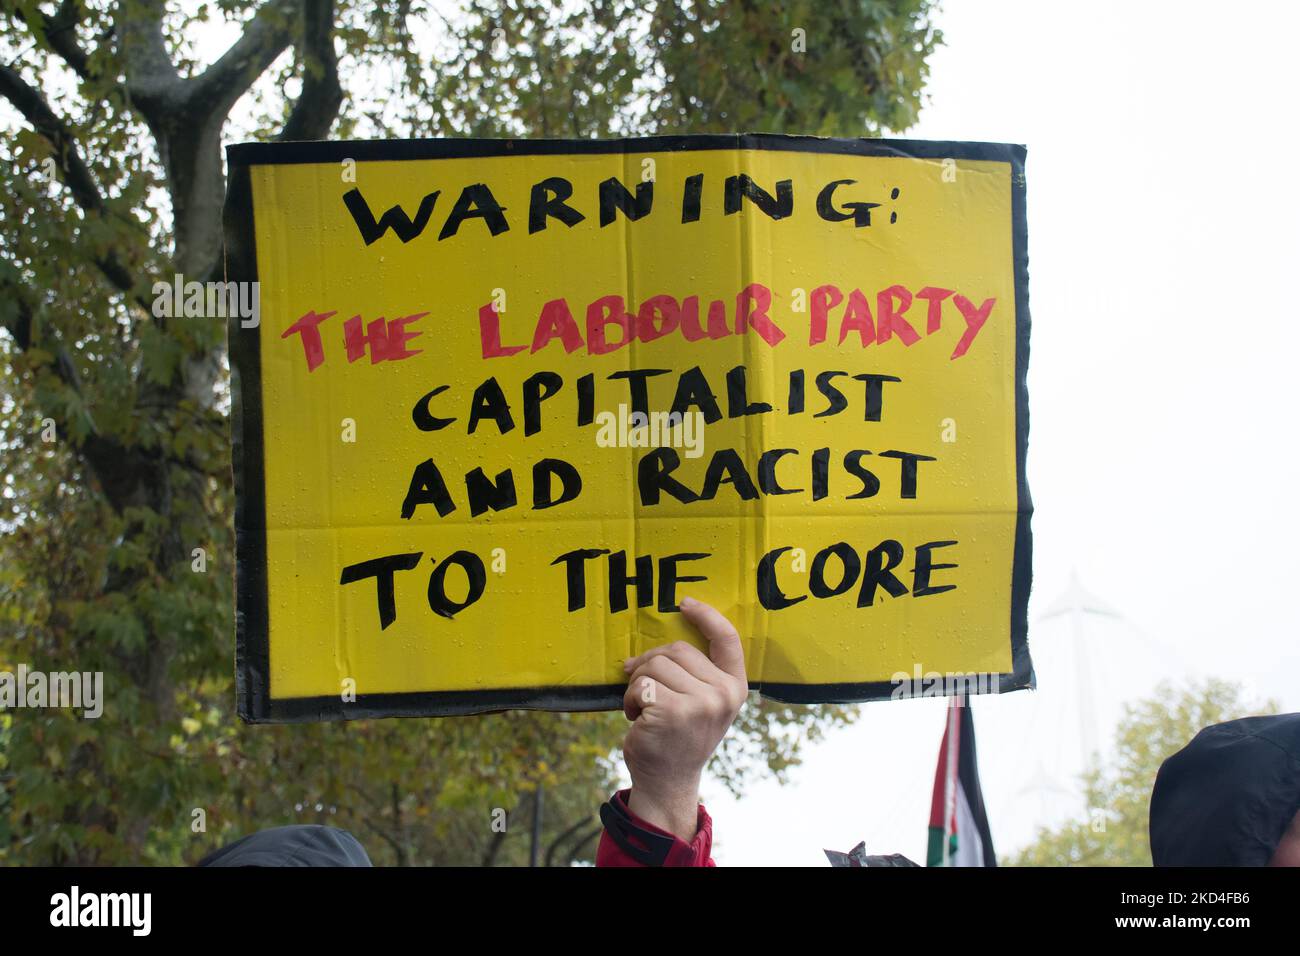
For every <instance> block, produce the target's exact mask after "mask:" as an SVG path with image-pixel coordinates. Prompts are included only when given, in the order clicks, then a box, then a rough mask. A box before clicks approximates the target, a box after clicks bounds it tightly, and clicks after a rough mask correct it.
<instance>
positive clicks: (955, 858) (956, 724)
mask: <svg viewBox="0 0 1300 956" xmlns="http://www.w3.org/2000/svg"><path fill="white" fill-rule="evenodd" d="M945 821H946V822H947V825H946V826H945ZM925 865H926V866H997V865H998V861H997V857H996V856H994V854H993V835H992V834H991V833H990V832H989V818H988V815H987V814H986V813H985V812H984V795H983V793H981V792H980V775H979V768H978V766H977V764H976V763H975V721H974V718H973V717H972V716H971V710H970V705H969V703H968V702H967V700H966V696H965V695H964V694H963V695H961V696H959V697H953V698H951V699H950V700H949V702H948V725H947V727H946V728H945V729H944V732H943V743H942V744H940V745H939V765H938V766H937V767H935V770H934V796H933V798H932V799H931V801H930V843H929V850H928V851H927V853H926V856H925Z"/></svg>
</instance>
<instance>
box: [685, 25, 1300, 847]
mask: <svg viewBox="0 0 1300 956" xmlns="http://www.w3.org/2000/svg"><path fill="white" fill-rule="evenodd" d="M938 22H939V25H940V26H941V27H942V29H943V31H944V34H945V38H946V41H947V45H946V46H945V47H943V48H942V49H941V50H940V51H939V52H938V53H937V54H936V55H935V56H934V58H933V71H932V78H931V81H930V85H929V93H930V95H931V97H932V102H931V105H930V106H929V108H927V109H926V110H925V111H924V112H923V114H922V121H921V123H920V124H919V125H918V126H917V127H915V128H913V129H911V130H909V131H908V132H907V134H906V135H907V136H908V137H914V138H923V139H972V140H995V141H1006V142H1016V143H1025V144H1026V145H1027V146H1028V147H1029V159H1028V163H1027V168H1026V171H1027V178H1028V210H1029V276H1030V279H1029V298H1030V311H1031V314H1032V316H1033V336H1032V349H1031V358H1030V364H1029V402H1030V421H1031V427H1030V438H1029V482H1030V488H1031V491H1032V493H1033V497H1034V502H1035V507H1036V512H1035V515H1034V578H1035V584H1034V590H1033V597H1032V599H1031V602H1030V648H1031V652H1032V653H1033V656H1034V658H1035V662H1036V663H1037V665H1038V671H1039V688H1040V689H1039V690H1038V691H1037V692H1036V693H1034V694H1029V693H1020V694H1011V695H1006V696H1004V697H996V698H995V697H983V698H980V699H978V700H977V702H976V706H975V714H976V725H977V731H978V747H979V753H980V764H981V776H982V779H983V787H984V794H985V799H986V801H987V803H988V807H989V814H990V818H991V824H992V829H993V837H994V844H995V846H996V847H997V848H998V850H999V853H1004V852H1006V851H1007V850H1011V849H1014V848H1016V847H1018V846H1021V845H1023V844H1024V843H1026V842H1028V841H1029V840H1030V839H1031V838H1032V836H1033V833H1034V830H1035V828H1036V827H1037V826H1038V825H1039V824H1041V823H1050V822H1053V821H1054V820H1057V819H1059V818H1060V816H1061V815H1062V814H1063V813H1066V812H1069V811H1070V810H1073V813H1074V815H1075V816H1079V815H1081V814H1083V813H1084V812H1085V811H1084V810H1083V808H1082V801H1081V799H1078V800H1074V801H1072V800H1071V799H1070V798H1069V794H1068V793H1062V792H1059V790H1060V789H1066V790H1069V791H1072V792H1074V793H1078V791H1079V787H1078V786H1077V781H1076V780H1075V779H1074V774H1075V773H1076V772H1077V770H1078V769H1079V767H1080V765H1081V763H1082V760H1081V757H1080V752H1081V751H1080V744H1079V731H1078V726H1079V717H1078V710H1079V702H1080V699H1081V696H1082V697H1083V698H1085V699H1087V700H1088V701H1090V702H1091V704H1092V712H1093V715H1094V717H1093V721H1092V723H1094V724H1095V725H1096V733H1097V734H1098V737H1099V739H1098V740H1097V743H1098V744H1101V743H1104V740H1105V739H1106V738H1108V737H1109V731H1110V727H1111V726H1113V722H1114V719H1115V717H1116V716H1118V709H1119V703H1120V702H1121V701H1122V700H1125V699H1130V698H1132V697H1133V696H1140V695H1142V694H1143V692H1144V691H1145V690H1147V689H1149V688H1151V687H1153V686H1154V684H1155V683H1156V682H1157V681H1158V680H1159V679H1160V678H1161V677H1162V676H1173V677H1179V676H1181V675H1185V674H1189V673H1190V674H1196V675H1199V676H1204V675H1216V676H1220V677H1224V678H1231V679H1234V680H1239V681H1242V682H1244V683H1246V684H1247V685H1248V686H1249V687H1250V688H1251V689H1252V690H1253V691H1254V692H1255V693H1256V694H1257V695H1259V696H1260V697H1272V698H1274V699H1276V700H1278V701H1279V702H1280V703H1281V704H1282V706H1283V707H1284V708H1285V709H1287V710H1296V709H1300V691H1297V689H1296V673H1297V669H1298V668H1300V649H1298V642H1297V634H1298V633H1300V627H1298V626H1297V625H1298V624H1300V610H1298V609H1297V604H1296V601H1295V599H1294V596H1293V594H1292V593H1291V589H1292V587H1294V586H1295V584H1294V583H1293V574H1294V569H1295V566H1296V556H1295V551H1294V550H1293V549H1294V548H1295V546H1296V544H1297V542H1300V521H1298V520H1297V508H1296V505H1295V496H1296V494H1297V489H1298V488H1300V480H1298V479H1300V475H1298V474H1297V472H1298V470H1300V469H1298V467H1297V456H1296V453H1295V450H1294V442H1295V440H1296V430H1297V406H1298V404H1300V403H1297V401H1296V397H1295V393H1294V390H1293V388H1294V382H1295V380H1296V377H1297V376H1296V373H1295V367H1294V363H1295V357H1296V356H1297V354H1300V327H1298V326H1297V324H1296V323H1297V319H1298V318H1300V317H1298V316H1297V315H1296V312H1297V309H1296V306H1295V304H1294V299H1293V297H1292V294H1291V293H1289V292H1288V291H1287V288H1288V287H1289V285H1290V281H1291V279H1292V278H1293V274H1294V273H1295V272H1296V271H1297V269H1298V268H1300V173H1298V172H1297V166H1296V163H1297V154H1298V153H1300V137H1298V136H1297V133H1296V120H1295V116H1296V107H1295V102H1294V98H1293V97H1294V94H1295V92H1296V91H1297V89H1300V83H1298V82H1297V80H1298V79H1300V67H1298V66H1297V56H1296V52H1295V48H1294V37H1295V36H1296V34H1297V28H1300V14H1298V12H1297V8H1296V7H1294V6H1292V5H1289V4H1284V3H1266V4H1263V5H1261V6H1256V7H1252V8H1251V10H1250V12H1249V15H1247V14H1245V13H1243V12H1242V11H1240V10H1237V11H1233V10H1231V9H1229V8H1225V7H1222V6H1217V5H1211V4H1209V3H1187V2H1183V3H1152V2H1147V3H1140V4H1134V3H1101V2H1090V3H1086V4H1084V3H1070V4H1067V3H1043V2H1000V0H978V2H977V0H948V2H947V3H946V4H945V7H944V9H943V11H942V12H941V13H940V15H939V17H938ZM813 42H815V38H813V37H809V43H810V44H811V43H813ZM1076 568H1077V570H1078V573H1079V576H1080V578H1081V579H1082V581H1083V582H1084V584H1085V585H1086V586H1087V587H1088V588H1089V589H1090V590H1092V591H1093V592H1095V593H1097V594H1099V595H1101V596H1102V597H1103V598H1104V599H1105V600H1106V601H1107V602H1108V603H1109V604H1111V605H1112V606H1114V607H1116V608H1118V609H1119V610H1120V611H1122V612H1123V614H1124V616H1125V618H1126V622H1125V623H1111V622H1108V621H1105V620H1104V619H1096V623H1093V622H1092V621H1090V622H1089V623H1088V625H1087V629H1086V630H1085V631H1084V638H1085V644H1086V654H1085V657H1084V660H1085V661H1087V669H1088V670H1087V676H1086V677H1085V678H1084V680H1085V682H1086V684H1087V686H1088V687H1089V688H1091V691H1090V692H1089V693H1086V694H1083V695H1081V694H1080V686H1079V685H1080V671H1079V668H1078V666H1077V660H1078V658H1077V655H1076V648H1075V647H1074V644H1073V641H1072V638H1071V637H1070V628H1069V625H1068V624H1062V623H1061V622H1059V621H1051V622H1044V623H1042V624H1039V623H1036V619H1037V617H1038V616H1039V615H1040V614H1041V613H1042V610H1043V608H1044V607H1045V606H1046V605H1047V604H1048V603H1050V602H1051V601H1052V600H1053V599H1054V598H1055V597H1057V596H1058V595H1059V594H1060V593H1061V592H1062V591H1063V590H1064V587H1065V585H1066V583H1067V581H1068V579H1069V575H1070V572H1071V570H1072V569H1076ZM943 720H944V717H943V703H942V702H941V701H909V702H901V703H890V704H873V705H868V706H867V707H865V708H864V710H863V716H862V719H861V721H860V722H859V724H858V725H857V726H855V727H853V728H851V729H849V730H846V731H844V732H841V733H839V734H836V735H835V736H834V737H833V738H832V739H830V740H828V741H826V742H825V743H823V744H822V745H819V746H817V747H816V748H814V749H812V750H810V751H809V753H808V757H807V760H806V762H805V765H804V766H803V767H801V768H799V769H798V770H796V771H794V774H793V779H792V782H791V784H789V785H787V786H785V787H780V786H778V785H776V784H775V783H770V782H769V783H763V784H760V785H756V786H754V787H752V788H751V789H750V790H749V792H748V793H747V794H746V796H745V798H744V799H743V800H742V801H739V802H737V801H734V800H731V799H729V798H727V797H726V796H725V795H724V794H723V793H722V791H721V788H720V787H718V786H717V785H712V786H708V787H706V790H705V802H706V804H707V806H708V807H709V810H710V812H711V813H712V814H713V816H714V825H715V848H716V853H715V858H716V859H717V861H718V863H719V864H720V865H737V864H811V865H825V857H824V856H823V855H822V853H821V850H822V848H823V847H827V848H831V849H838V850H849V849H850V848H852V847H853V846H854V845H855V844H856V843H857V842H858V841H859V840H863V839H865V840H866V841H867V845H868V849H869V850H870V851H871V852H876V853H888V852H902V853H905V854H907V855H908V856H910V857H911V858H912V859H914V860H917V861H918V862H922V861H924V857H925V833H926V825H927V822H928V817H929V806H930V788H931V785H932V781H933V774H934V766H935V761H936V758H937V753H938V747H939V738H940V735H941V733H942V730H943ZM1049 781H1051V782H1052V783H1053V784H1054V785H1055V787H1056V788H1058V789H1057V790H1056V791H1053V790H1052V789H1051V788H1047V787H1044V786H1042V785H1043V784H1046V783H1047V782H1049ZM1034 784H1039V786H1034Z"/></svg>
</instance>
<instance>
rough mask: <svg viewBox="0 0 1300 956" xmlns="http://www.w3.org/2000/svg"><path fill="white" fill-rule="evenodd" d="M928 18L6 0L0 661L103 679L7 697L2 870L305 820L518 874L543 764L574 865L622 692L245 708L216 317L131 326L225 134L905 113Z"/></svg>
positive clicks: (802, 717) (200, 844) (769, 737)
mask: <svg viewBox="0 0 1300 956" xmlns="http://www.w3.org/2000/svg"><path fill="white" fill-rule="evenodd" d="M929 12H930V0H889V2H884V0H837V2H834V3H812V2H810V0H809V2H802V3H794V4H788V5H784V6H776V5H773V6H768V5H764V4H758V3H754V2H748V0H737V2H720V0H706V2H696V3H683V2H652V3H647V4H641V3H631V2H624V0H577V2H574V3H565V4H550V3H539V2H522V0H510V2H504V0H503V2H500V3H495V2H485V0H467V2H466V3H464V4H463V5H461V6H457V7H454V8H452V7H451V6H450V5H448V4H443V5H431V4H428V3H424V2H419V0H380V2H378V3H359V2H355V0H337V3H336V2H331V0H264V2H262V3H260V4H256V3H252V2H249V0H221V2H220V3H217V4H197V3H195V4H185V5H183V6H177V5H176V4H167V3H164V2H163V0H121V2H114V3H110V2H107V0H61V2H59V3H58V4H57V5H54V4H52V3H40V2H35V0H2V2H0V29H2V30H3V34H2V35H0V48H3V53H4V56H3V65H0V102H3V103H5V106H4V107H3V108H0V124H2V125H3V127H4V139H5V142H6V146H7V150H6V152H7V155H6V161H5V162H4V163H3V164H0V165H2V169H0V177H3V182H2V185H0V236H2V237H3V243H2V245H0V328H2V329H3V331H0V459H2V460H3V475H4V479H3V485H0V669H13V668H15V667H16V666H17V665H18V664H24V663H25V664H27V665H28V666H30V667H32V668H38V669H43V670H78V671H103V672H104V675H105V694H106V697H107V704H106V706H105V711H104V714H103V716H102V717H101V718H99V719H98V720H94V721H91V720H84V719H82V718H81V717H80V716H79V715H76V714H73V713H70V712H68V711H65V710H53V709H50V710H40V711H37V710H32V711H27V710H23V711H13V712H8V713H5V714H3V715H0V862H23V863H87V864H89V863H96V864H106V863H119V862H157V863H177V862H182V861H191V862H192V861H194V860H196V859H198V858H199V857H201V856H202V855H203V854H205V853H206V852H208V851H210V850H211V849H213V848H215V847H216V846H218V845H219V844H221V843H222V842H224V841H226V840H228V839H230V838H232V837H235V836H238V835H241V834H244V833H247V832H250V831H252V830H254V829H257V828H259V827H264V826H270V825H275V824H280V823H285V822H289V821H292V820H299V821H301V820H323V821H327V822H330V823H337V824H338V825H342V826H346V827H349V828H350V829H352V830H354V832H356V833H357V834H358V835H359V836H360V837H361V839H362V840H363V841H364V842H365V843H366V845H367V846H368V848H369V850H370V852H371V853H372V855H373V856H374V858H375V859H376V860H377V861H378V862H384V863H491V862H495V863H521V862H524V861H525V860H526V859H527V854H528V843H529V840H528V829H529V826H528V822H529V814H530V813H531V807H532V806H533V797H532V795H533V794H534V793H535V791H536V788H537V787H538V786H542V787H543V788H544V790H543V794H544V806H545V812H544V814H543V821H544V826H543V846H544V847H546V848H551V849H553V850H554V852H553V853H552V854H551V860H552V862H557V863H564V862H568V861H569V860H570V859H579V860H582V859H589V858H590V855H591V852H592V848H593V843H592V841H591V839H590V835H591V833H592V832H593V830H592V829H591V828H592V827H593V826H594V825H595V816H594V809H595V807H596V806H597V805H598V803H599V801H600V799H601V798H602V795H603V794H604V793H605V792H607V790H608V788H609V787H610V786H612V785H613V783H614V771H615V767H616V763H615V758H616V748H617V744H618V741H619V739H620V737H621V734H622V730H623V727H624V726H625V724H624V721H623V718H622V716H621V715H619V714H595V715H578V714H573V715H566V714H530V713H509V714H497V715H490V716H483V717H478V718H466V719H459V720H441V721H383V722H371V723H364V722H358V723H351V724H329V725H295V726H283V727H247V726H243V725H242V724H240V723H239V722H238V720H237V719H236V718H235V716H234V714H233V696H234V690H233V679H232V674H231V670H232V668H231V657H232V641H231V634H232V632H233V621H232V579H233V568H232V566H231V558H230V556H231V554H232V550H233V549H232V545H233V541H232V530H231V526H232V513H233V501H232V492H231V487H230V447H229V430H228V424H227V421H226V412H227V409H228V406H229V394H228V389H229V384H228V378H227V370H226V361H225V351H224V350H225V341H224V334H223V328H222V326H221V325H220V323H216V322H211V323H209V322H203V321H196V320H168V319H162V318H158V317H155V316H154V315H152V312H151V309H150V289H151V287H152V285H153V283H154V282H156V281H159V280H163V281H171V280H172V278H173V277H174V275H175V274H176V273H181V274H183V275H185V276H186V277H187V278H190V279H200V280H202V279H206V278H209V277H216V276H219V275H220V270H221V258H220V254H221V224H220V207H221V200H222V196H223V192H224V182H223V172H222V153H221V148H222V144H223V142H228V141H230V140H232V139H272V138H280V139H312V138H325V137H327V136H334V137H348V136H362V135H365V136H402V135H447V136H449V135H542V136H555V135H567V136H597V135H617V134H625V133H654V132H681V131H695V132H702V131H717V130H746V129H751V128H752V129H767V130H777V131H783V130H797V131H802V132H817V133H836V134H844V135H862V134H874V133H875V132H877V131H879V130H880V129H882V128H886V127H888V128H896V129H901V128H904V127H906V126H907V125H908V124H909V123H911V122H912V121H913V120H914V119H915V117H916V115H917V110H918V108H919V103H920V96H921V89H922V86H923V83H924V80H925V76H926V58H927V57H928V55H929V54H930V52H931V51H932V50H933V48H934V46H935V44H936V43H937V42H939V37H938V34H937V32H936V31H934V30H932V29H931V28H930V26H929V22H928V18H929ZM796 27H798V28H801V29H804V30H805V31H806V44H807V52H806V53H798V54H796V53H794V52H793V51H792V50H791V31H792V30H793V29H795V28H796ZM227 35H229V36H230V38H231V40H232V42H231V43H230V46H229V47H228V49H226V51H225V52H224V53H221V55H219V56H216V57H213V56H211V55H210V53H211V47H212V44H213V43H214V42H216V40H214V38H223V37H225V36H227ZM49 172H52V173H53V175H52V176H51V175H47V173H49ZM51 429H52V430H53V439H54V440H52V441H47V440H46V438H47V436H49V435H50V432H51ZM195 548H203V549H204V550H205V552H206V554H207V570H206V572H204V573H196V572H195V571H194V570H193V569H192V564H191V562H192V555H193V552H194V549H195ZM851 718H852V711H851V710H847V709H843V708H821V709H816V710H812V709H807V708H793V707H782V706H776V705H764V706H762V707H753V708H750V709H749V710H748V712H747V714H746V716H745V718H744V719H743V721H742V723H741V725H740V726H739V727H738V731H737V733H736V734H734V735H733V738H732V741H731V742H730V743H729V745H728V748H727V750H725V751H724V752H723V753H722V754H721V755H720V756H719V759H718V762H717V765H716V768H715V769H716V771H717V772H718V773H720V774H721V775H722V777H723V779H725V780H727V781H729V782H730V783H732V784H733V785H735V786H739V785H740V784H741V782H742V780H743V776H744V771H745V769H746V768H751V767H752V766H754V764H755V762H757V764H758V765H760V766H763V765H765V766H766V767H767V768H768V769H769V770H771V771H773V772H777V773H782V772H784V770H785V769H786V768H788V767H789V766H790V765H791V764H792V763H793V762H794V761H795V760H796V759H797V755H798V746H799V744H800V742H801V741H803V740H806V739H809V738H810V737H812V736H814V735H815V734H817V733H820V732H823V731H824V730H826V729H828V728H830V727H833V726H835V725H837V724H839V723H843V722H844V721H847V720H849V719H851ZM318 807H319V809H318ZM497 808H500V809H502V810H505V811H506V814H507V820H508V826H507V830H506V834H505V835H504V836H501V835H499V834H498V833H497V832H496V831H494V830H493V828H492V827H491V822H492V820H493V810H494V809H497ZM197 811H202V812H201V813H199V812H197ZM200 820H202V822H203V824H204V826H203V827H202V828H200V826H199V822H200Z"/></svg>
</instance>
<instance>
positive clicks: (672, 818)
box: [623, 598, 749, 841]
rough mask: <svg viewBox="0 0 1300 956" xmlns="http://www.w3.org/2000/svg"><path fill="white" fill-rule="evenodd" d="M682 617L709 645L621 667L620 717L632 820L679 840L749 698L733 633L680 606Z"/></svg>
mask: <svg viewBox="0 0 1300 956" xmlns="http://www.w3.org/2000/svg"><path fill="white" fill-rule="evenodd" d="M681 609H682V614H683V615H684V616H685V617H686V619H687V620H688V621H690V622H691V624H692V625H694V626H695V628H696V629H697V630H698V631H699V632H700V634H701V635H702V636H703V637H704V638H706V639H707V640H708V642H709V652H708V654H707V655H706V654H705V653H704V652H702V651H700V650H699V649H698V648H696V647H695V646H694V645H692V644H689V643H687V642H686V641H676V642H674V643H672V644H666V645H663V646H661V647H655V648H651V649H650V650H648V651H646V652H645V653H644V654H640V655H638V656H636V657H633V658H630V659H629V660H627V661H626V662H625V663H624V665H623V667H624V669H625V670H626V671H627V672H628V674H629V678H628V689H627V692H626V693H625V694H624V695H623V713H624V714H625V715H626V716H627V718H628V720H630V721H632V728H631V729H630V730H629V731H628V734H627V738H626V739H625V740H624V742H623V755H624V759H625V760H626V762H627V768H628V772H629V773H630V774H631V775H632V792H631V795H630V796H629V797H628V805H629V808H630V809H631V810H632V812H633V813H636V814H638V815H639V816H641V817H642V818H643V819H645V820H647V821H649V822H650V823H653V824H655V825H656V826H659V827H662V828H663V829H665V830H668V831H669V832H671V833H674V834H676V835H678V836H680V837H681V838H682V839H684V840H688V841H689V840H690V839H692V838H693V837H694V835H695V825H696V824H695V821H696V813H697V806H698V804H699V789H700V774H701V773H702V772H703V770H704V766H705V764H707V763H708V762H709V758H710V757H711V756H712V755H713V752H714V750H716V749H717V746H718V744H719V743H720V742H721V741H722V738H723V737H724V736H725V735H726V733H727V729H728V728H729V727H730V726H731V723H732V721H734V720H735V719H736V715H737V714H738V713H739V712H740V708H741V706H742V705H743V704H744V703H745V698H746V696H747V695H748V693H749V685H748V681H747V679H746V677H745V654H744V650H743V648H742V646H741V643H740V635H739V634H737V633H736V628H735V627H734V626H733V625H732V623H731V622H730V621H728V620H727V619H726V617H724V616H723V615H722V614H720V613H719V612H718V611H716V610H715V609H713V608H711V607H709V606H708V605H707V604H704V603H702V602H700V601H696V600H693V599H691V598H683V599H682V601H681Z"/></svg>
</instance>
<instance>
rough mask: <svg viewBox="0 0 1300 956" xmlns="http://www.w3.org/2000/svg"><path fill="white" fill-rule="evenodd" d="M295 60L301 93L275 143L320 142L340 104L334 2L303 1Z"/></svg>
mask: <svg viewBox="0 0 1300 956" xmlns="http://www.w3.org/2000/svg"><path fill="white" fill-rule="evenodd" d="M298 58H299V60H300V61H301V62H302V67H303V77H302V92H301V93H300V94H298V101H297V102H296V103H294V105H293V111H292V112H291V113H290V114H289V119H288V120H287V121H286V122H285V124H284V129H282V130H281V131H280V135H279V136H278V137H277V139H280V140H296V139H324V138H325V136H326V135H327V134H328V133H329V131H330V127H331V126H333V125H334V118H335V117H336V116H338V112H339V106H340V105H342V103H343V87H342V86H341V85H340V84H339V61H338V56H337V55H336V54H335V52H334V0H303V4H302V38H301V40H300V41H299V46H298Z"/></svg>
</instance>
